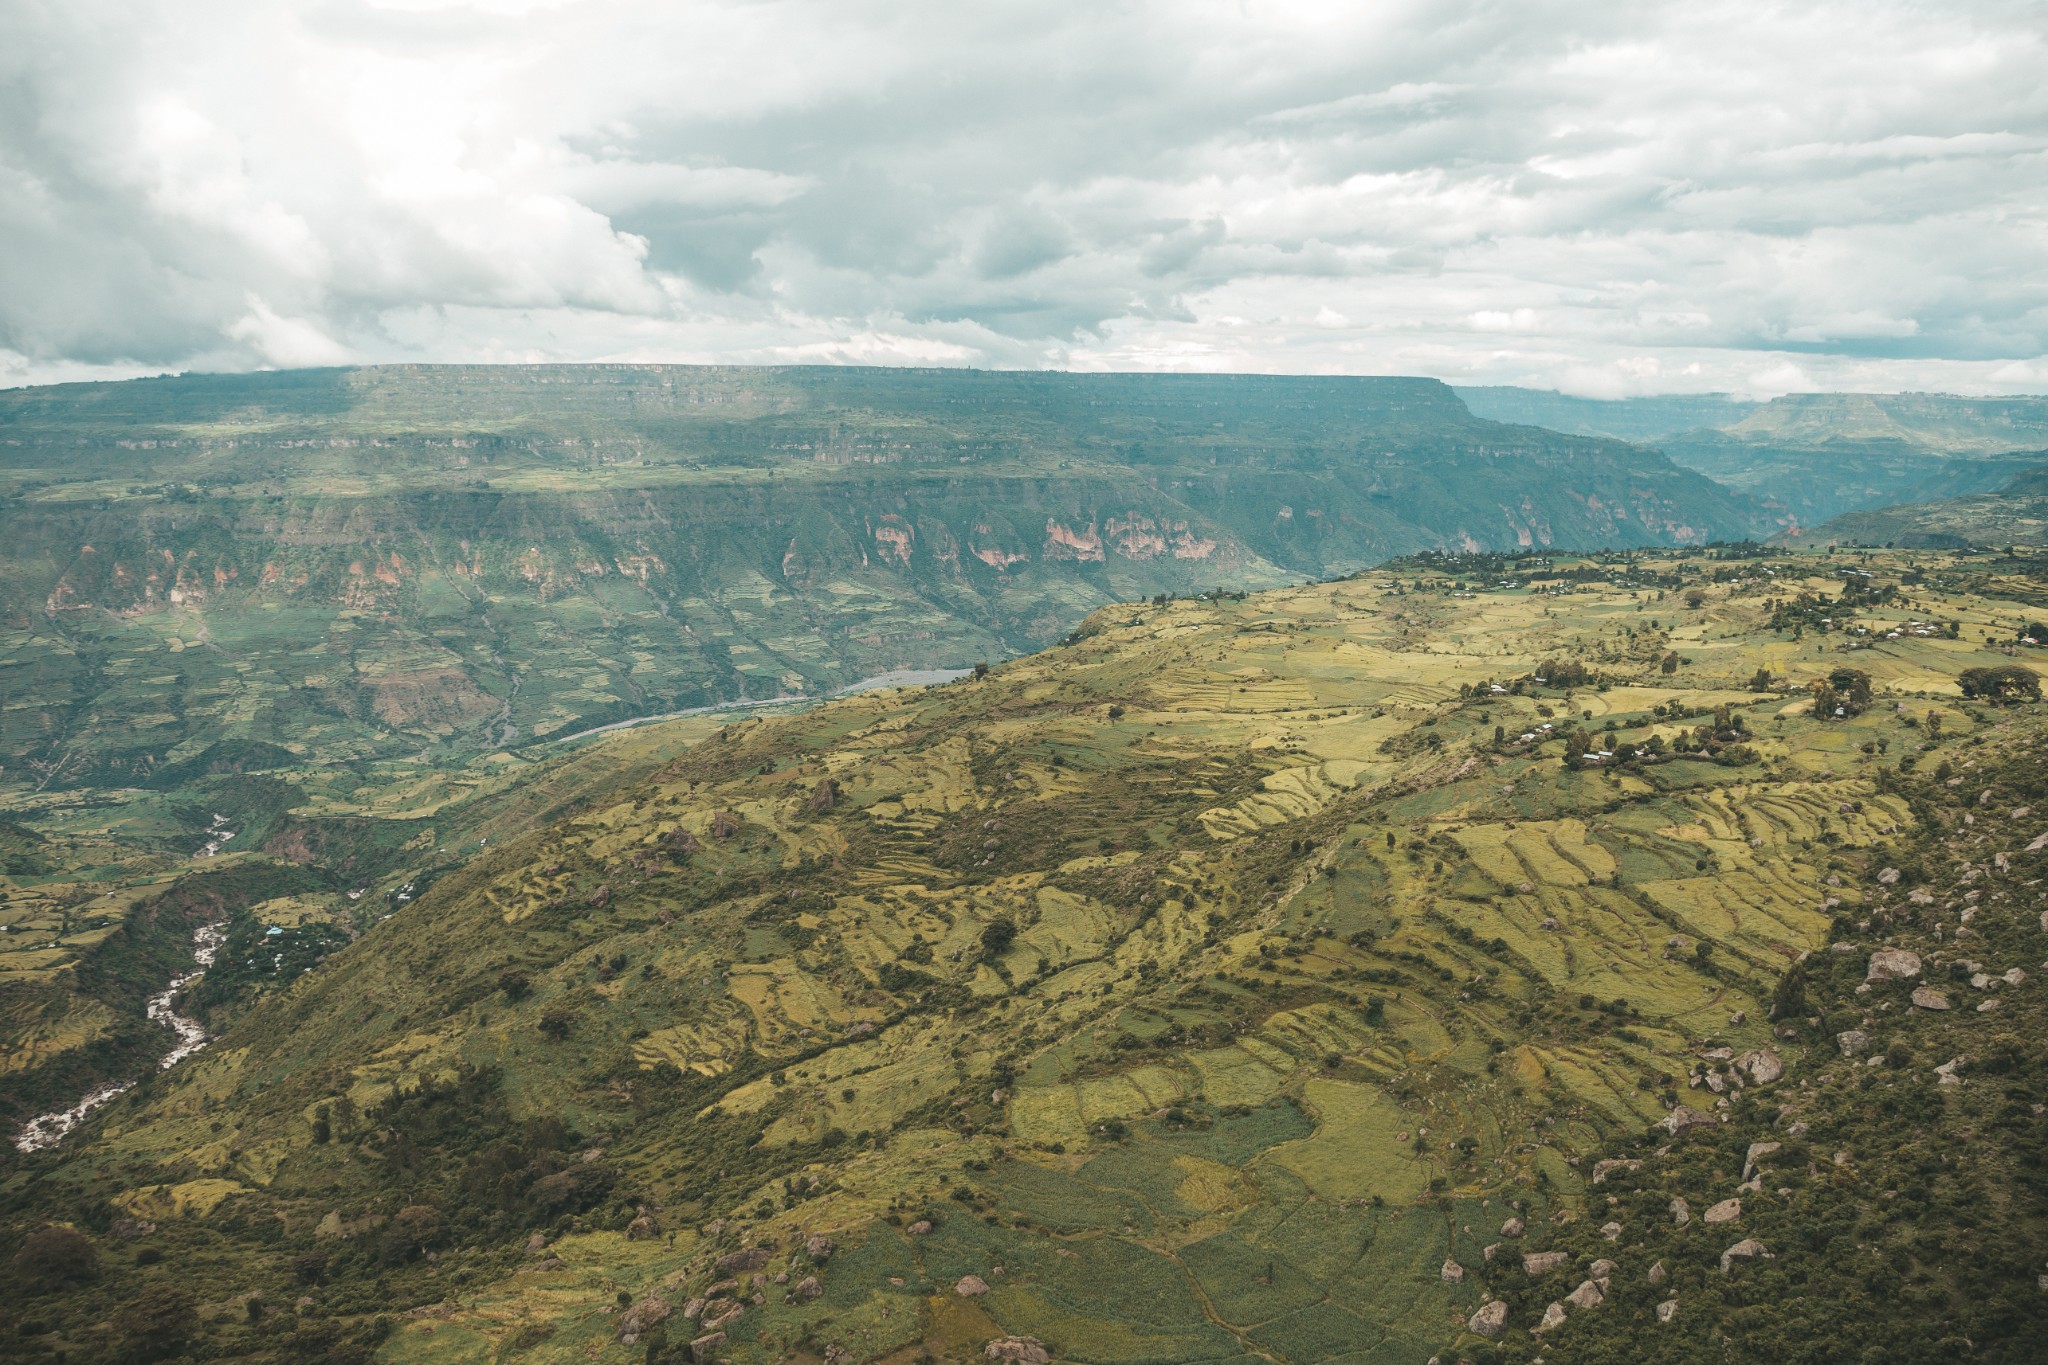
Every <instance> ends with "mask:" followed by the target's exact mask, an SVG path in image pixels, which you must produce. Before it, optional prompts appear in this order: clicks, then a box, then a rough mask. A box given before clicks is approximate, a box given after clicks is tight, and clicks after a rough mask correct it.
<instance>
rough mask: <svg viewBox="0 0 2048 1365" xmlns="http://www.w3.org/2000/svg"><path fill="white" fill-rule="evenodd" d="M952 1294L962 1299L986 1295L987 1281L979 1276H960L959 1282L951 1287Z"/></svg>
mask: <svg viewBox="0 0 2048 1365" xmlns="http://www.w3.org/2000/svg"><path fill="white" fill-rule="evenodd" d="M953 1292H954V1293H955V1294H958V1295H959V1296H960V1297H961V1298H963V1299H971V1298H975V1297H977V1296H979V1295H982V1294H986V1293H988V1281H987V1280H984V1279H983V1278H981V1276H979V1275H962V1276H961V1277H960V1282H959V1283H958V1284H956V1285H954V1286H953Z"/></svg>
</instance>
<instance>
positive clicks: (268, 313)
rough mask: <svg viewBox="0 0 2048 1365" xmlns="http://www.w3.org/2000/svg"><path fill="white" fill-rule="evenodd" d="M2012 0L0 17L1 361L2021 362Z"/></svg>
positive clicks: (2036, 106) (1603, 388) (382, 9)
mask: <svg viewBox="0 0 2048 1365" xmlns="http://www.w3.org/2000/svg"><path fill="white" fill-rule="evenodd" d="M2044 58H2048V22H2044V18H2043V15H2042V13H2041V11H2040V10H2039V8H2038V6H2034V5H2029V4H2026V3H2020V2H2018V0H1974V2H1969V0H1966V2H1964V3H1956V4H1951V5H1946V6H1939V7H1934V6H1925V5H1916V4H1906V3H1898V4H1884V3H1878V4H1872V3H1866V2H1865V0H1833V2H1832V3H1830V2H1828V0H1822V2H1821V3H1815V4H1809V5H1803V6H1798V7H1784V6H1766V5H1760V4H1756V3H1734V0H1702V2H1700V3H1675V2H1667V3H1655V4H1647V5H1641V6H1626V7H1623V6H1612V7H1602V6H1585V5H1576V4H1571V3H1567V0H1530V3H1527V4H1523V5H1517V6H1491V7H1473V6H1470V5H1463V4H1455V3H1450V2H1449V0H1410V2H1409V3H1404V4H1399V5H1364V6H1361V5H1337V4H1299V3H1280V2H1279V0H1242V2H1241V3H1240V0H1132V2H1131V3H1129V4H1123V5H1112V6H1105V5H1090V4H1081V3H1078V2H1076V0H1062V2H1061V3H1048V2H1046V0H1040V2H1039V3H1023V4H1016V5H1001V6H962V5H957V4H951V3H941V2H940V0H777V2H775V3H748V2H746V0H710V2H707V0H685V2H684V3H679V4H675V5H663V6H649V5H645V4H641V3H634V0H183V2H182V3H180V4H176V5H173V4H171V3H169V0H68V2H67V3H66V4H64V5H49V4H31V5H17V6H11V7H6V8H4V9H0V243H4V245H5V247H6V250H5V251H0V383H4V382H14V383H19V382H28V381H34V380H38V379H45V378H49V379H55V378H60V377H62V378H69V377H76V376H77V375H79V374H82V373H92V372H95V371H96V370H98V371H107V372H138V371H144V370H150V369H163V368H182V367H208V366H225V367H233V366H250V365H290V364H306V363H333V362H335V361H340V360H348V359H359V360H384V359H422V358H423V359H436V360H464V359H477V360H488V359H534V358H554V359H599V358H617V357H622V356H628V357H632V358H637V359H675V360H692V361H715V360H727V359H730V360H742V361H772V360H778V359H798V358H801V359H810V360H829V361H835V362H849V363H908V364H984V365H1020V366H1036V365H1048V364H1052V365H1072V366H1076V367H1082V368H1115V367H1136V368H1159V369H1204V370H1215V369H1255V370H1299V371H1312V372H1354V373H1386V372H1407V373H1432V374H1439V375H1442V376H1444V377H1446V378H1451V379H1457V380H1461V381H1467V382H1506V383H1533V384H1542V385H1558V386H1563V387H1567V388H1570V389H1572V390H1573V391H1575V392H1585V393H1601V394H1624V393H1639V392H1651V391H1658V390H1668V389H1714V388H1720V389H1728V390H1732V391H1740V392H1746V393H1747V392H1766V391H1773V390H1775V391H1784V390H1785V389H1790V388H1814V387H1836V386H1841V387H1848V386H1854V387H1863V388H1905V387H1922V388H1952V389H1963V390H1980V391H2023V390H2038V389H2040V388H2041V387H2043V385H2044V382H2048V381H2044V379H2043V378H2042V376H2043V374H2044V373H2048V359H2044V352H2048V270H2044V269H2043V265H2042V263H2043V261H2044V260H2048V189H2044V187H2048V85H2044V83H2043V82H2041V81H2040V79H2039V75H2038V73H2039V72H2040V70H2042V69H2043V67H2044V65H2048V63H2044Z"/></svg>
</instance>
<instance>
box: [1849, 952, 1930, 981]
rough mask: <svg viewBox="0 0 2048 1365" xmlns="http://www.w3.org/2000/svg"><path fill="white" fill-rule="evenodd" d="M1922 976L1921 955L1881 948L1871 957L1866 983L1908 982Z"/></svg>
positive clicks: (1865, 973)
mask: <svg viewBox="0 0 2048 1365" xmlns="http://www.w3.org/2000/svg"><path fill="white" fill-rule="evenodd" d="M1918 975H1920V954H1918V953H1909V952H1907V951H1906V950H1905V949H1904V948H1879V949H1878V950H1877V951H1876V952H1874V953H1872V954H1871V955H1870V966H1869V967H1868V968H1867V969H1866V970H1865V971H1864V973H1863V979H1864V980H1865V981H1908V980H1911V979H1912V978H1913V977H1916V976H1918Z"/></svg>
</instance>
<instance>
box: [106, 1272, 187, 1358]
mask: <svg viewBox="0 0 2048 1365" xmlns="http://www.w3.org/2000/svg"><path fill="white" fill-rule="evenodd" d="M114 1330H115V1332H117V1333H118V1334H119V1335H120V1338H121V1359H122V1360H124V1361H133V1362H138V1365H147V1362H150V1361H157V1360H165V1359H168V1358H169V1357H171V1356H174V1355H177V1354H178V1353H179V1352H180V1351H182V1350H184V1349H185V1343H186V1342H188V1341H190V1340H191V1339H192V1334H193V1333H194V1332H196V1331H198V1330H199V1315H198V1314H197V1313H195V1312H194V1311H193V1309H192V1300H191V1299H190V1298H189V1297H187V1296H186V1294H185V1293H184V1291H182V1290H179V1289H174V1288H172V1287H171V1286H170V1285H167V1284H152V1285H149V1286H147V1287H145V1288H144V1289H143V1291H142V1292H141V1293H140V1294H137V1295H136V1296H135V1298H134V1299H133V1300H132V1301H130V1302H129V1304H128V1306H127V1307H126V1308H123V1309H122V1310H121V1311H120V1312H118V1313H116V1314H115V1315H114Z"/></svg>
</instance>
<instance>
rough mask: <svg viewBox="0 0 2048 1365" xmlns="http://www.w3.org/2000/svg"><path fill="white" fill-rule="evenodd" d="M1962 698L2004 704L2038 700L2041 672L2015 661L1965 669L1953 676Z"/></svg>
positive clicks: (2039, 696) (2039, 697)
mask: <svg viewBox="0 0 2048 1365" xmlns="http://www.w3.org/2000/svg"><path fill="white" fill-rule="evenodd" d="M1956 684H1957V685H1958V686H1959V687H1961V688H1962V689H1963V695H1964V696H1966V697H1978V698H1982V699H1983V700H1985V701H1990V702H1998V703H2001V704H2003V703H2006V702H2020V701H2039V700H2041V675H2040V674H2038V673H2036V672H2035V671H2034V670H2033V669H2031V668H2022V667H2021V666H2020V665H2018V664H2000V665H1998V666H1997V667H1996V668H1966V669H1964V670H1963V671H1962V672H1961V673H1960V674H1958V675H1957V677H1956Z"/></svg>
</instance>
